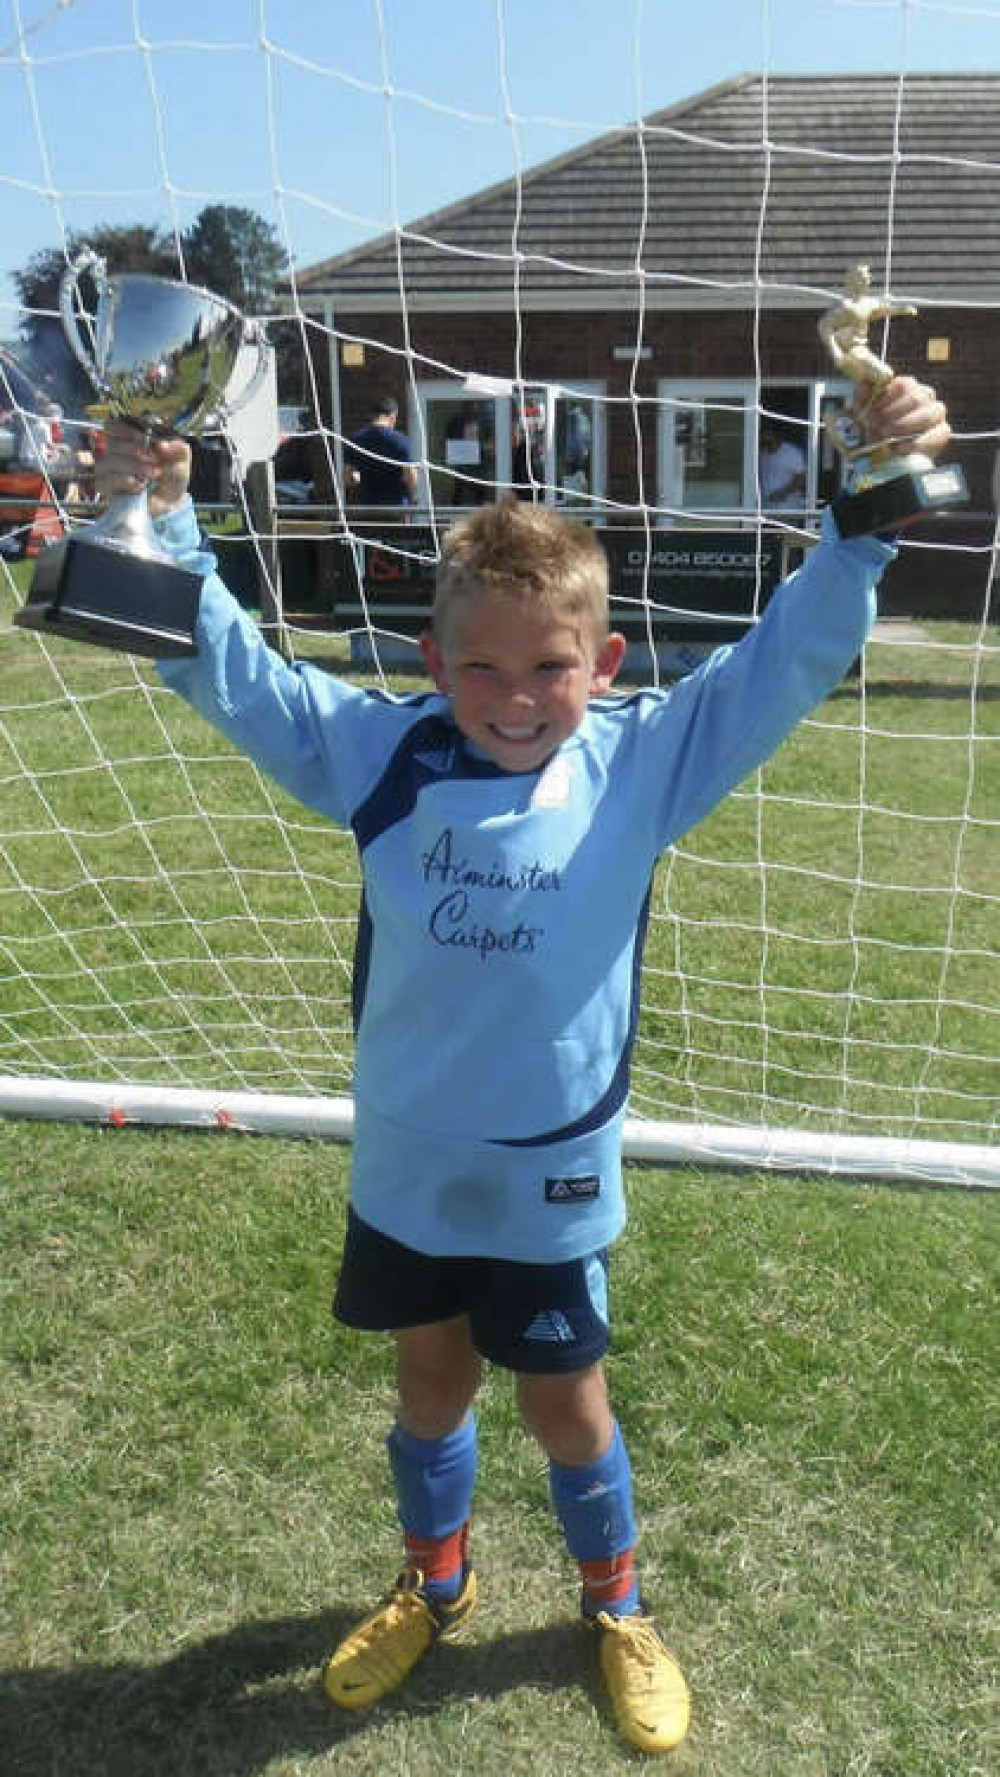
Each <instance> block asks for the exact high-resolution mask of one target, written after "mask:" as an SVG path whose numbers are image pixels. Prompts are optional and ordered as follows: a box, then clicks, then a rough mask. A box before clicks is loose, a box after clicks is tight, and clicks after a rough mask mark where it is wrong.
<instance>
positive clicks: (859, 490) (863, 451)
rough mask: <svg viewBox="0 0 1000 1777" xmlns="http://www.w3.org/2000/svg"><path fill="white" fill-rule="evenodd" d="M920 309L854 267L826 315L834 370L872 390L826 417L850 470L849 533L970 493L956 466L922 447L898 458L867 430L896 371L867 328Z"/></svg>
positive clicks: (844, 511)
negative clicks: (876, 291)
mask: <svg viewBox="0 0 1000 1777" xmlns="http://www.w3.org/2000/svg"><path fill="white" fill-rule="evenodd" d="M916 313H917V310H916V309H915V308H913V307H912V306H911V305H910V304H909V303H902V302H893V301H892V299H891V298H890V297H885V298H881V297H877V296H873V295H872V293H871V273H870V271H869V269H868V267H867V266H866V265H853V266H851V268H850V270H849V271H848V274H847V278H846V282H845V286H844V296H843V300H842V301H841V302H839V303H837V304H836V306H835V307H834V308H831V309H827V311H826V313H825V314H823V315H821V316H820V319H819V336H820V339H821V340H822V341H823V344H824V345H825V346H826V349H827V351H828V352H829V354H830V357H831V358H832V360H833V365H834V368H835V369H836V370H837V371H838V372H839V374H840V375H841V376H847V377H850V379H851V381H852V382H855V383H863V384H865V385H866V387H867V389H868V391H869V393H868V396H867V399H866V400H865V401H864V403H863V405H862V406H861V407H860V408H858V409H857V410H855V411H854V412H840V413H836V414H831V415H830V416H829V417H828V419H827V421H826V430H827V432H828V434H829V436H830V439H831V441H832V443H833V445H834V448H835V449H836V450H837V451H838V452H839V453H840V455H841V457H842V458H843V460H844V464H845V468H846V482H845V487H844V491H843V493H841V494H840V495H838V497H837V498H836V499H835V500H834V502H833V516H834V518H835V519H836V521H837V529H838V530H839V532H840V534H841V536H842V537H865V536H869V535H871V534H872V533H874V532H877V531H895V530H899V529H900V528H901V527H902V526H904V525H907V524H912V523H913V521H914V520H915V519H918V518H922V517H926V516H928V515H931V514H933V513H935V512H940V511H943V510H944V509H945V508H946V507H949V506H960V505H961V504H962V503H963V502H964V501H965V500H966V499H967V498H968V489H967V487H966V484H965V476H964V475H963V473H962V471H961V469H959V468H958V467H957V466H956V465H955V464H954V463H933V462H932V461H931V459H930V457H927V456H924V454H923V452H922V451H910V452H908V453H907V455H905V456H901V455H896V454H894V452H893V450H892V448H891V446H890V444H889V443H888V442H880V443H878V444H871V443H870V442H869V441H868V439H867V437H866V434H865V424H864V422H865V415H866V414H867V412H868V410H869V408H870V407H871V406H872V405H873V404H874V402H876V401H877V400H878V397H879V396H880V395H881V393H882V391H883V389H884V388H885V387H886V386H887V384H888V383H891V381H892V379H893V377H894V375H895V371H894V370H893V369H892V366H891V365H889V364H887V363H886V362H885V359H884V358H880V357H878V355H877V354H876V353H875V352H873V351H872V350H871V348H870V347H869V345H868V329H869V328H870V327H871V325H872V323H873V322H875V321H881V320H888V319H889V317H890V316H893V315H915V314H916Z"/></svg>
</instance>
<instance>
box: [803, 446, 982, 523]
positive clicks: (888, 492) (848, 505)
mask: <svg viewBox="0 0 1000 1777" xmlns="http://www.w3.org/2000/svg"><path fill="white" fill-rule="evenodd" d="M968 497H969V490H968V488H967V487H966V484H965V476H964V475H963V473H962V471H961V469H959V468H958V467H957V465H956V464H954V463H942V464H941V466H940V467H937V466H936V465H934V464H932V465H931V466H930V467H929V468H927V469H913V470H906V471H904V472H903V473H902V474H901V475H892V476H890V477H889V478H888V479H887V480H885V481H879V482H876V483H875V485H874V486H873V487H868V488H864V489H861V490H859V491H857V492H855V493H852V492H851V491H850V490H848V492H846V493H843V494H841V495H839V497H838V498H837V499H836V500H834V502H833V516H834V518H835V519H836V522H837V529H838V531H839V532H840V534H841V536H842V537H871V536H874V535H876V534H877V533H878V532H879V531H898V530H902V529H903V527H904V526H905V525H908V524H914V523H915V522H916V520H917V519H918V518H932V517H933V516H934V514H935V513H936V512H944V511H946V510H947V509H948V507H950V506H962V505H964V503H965V501H966V500H967V499H968Z"/></svg>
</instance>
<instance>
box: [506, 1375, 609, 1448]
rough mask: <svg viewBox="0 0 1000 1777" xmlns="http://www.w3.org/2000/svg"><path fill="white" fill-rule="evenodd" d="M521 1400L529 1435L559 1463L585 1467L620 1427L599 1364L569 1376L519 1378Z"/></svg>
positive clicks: (519, 1398)
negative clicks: (613, 1412) (612, 1411)
mask: <svg viewBox="0 0 1000 1777" xmlns="http://www.w3.org/2000/svg"><path fill="white" fill-rule="evenodd" d="M517 1398H518V1406H519V1408H520V1411H521V1417H522V1418H523V1420H524V1422H525V1425H526V1426H527V1428H528V1430H529V1431H530V1432H531V1434H532V1436H533V1437H534V1438H535V1439H536V1441H537V1442H538V1443H539V1444H540V1445H541V1447H542V1449H543V1450H544V1451H545V1454H546V1455H547V1456H549V1457H552V1458H553V1459H554V1460H555V1461H556V1462H562V1463H566V1464H567V1465H569V1466H572V1467H584V1466H586V1465H587V1464H588V1463H591V1462H596V1461H597V1460H598V1458H599V1457H601V1456H603V1455H604V1452H605V1451H606V1450H607V1448H608V1446H609V1445H610V1443H611V1440H612V1437H613V1436H614V1423H615V1422H614V1419H613V1418H612V1414H611V1408H610V1406H609V1404H608V1391H607V1387H606V1384H605V1381H604V1371H603V1369H602V1367H601V1365H600V1364H592V1365H590V1366H589V1368H588V1369H586V1370H575V1371H571V1372H570V1373H569V1374H568V1375H564V1376H529V1375H520V1376H519V1377H518V1379H517Z"/></svg>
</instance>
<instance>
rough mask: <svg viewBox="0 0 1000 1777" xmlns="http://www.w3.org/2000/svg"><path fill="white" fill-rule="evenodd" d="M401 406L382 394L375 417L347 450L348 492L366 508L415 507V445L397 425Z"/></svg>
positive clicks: (351, 439) (345, 473)
mask: <svg viewBox="0 0 1000 1777" xmlns="http://www.w3.org/2000/svg"><path fill="white" fill-rule="evenodd" d="M398 418H399V407H398V405H397V403H396V402H395V401H394V400H393V397H392V396H391V395H380V396H379V397H378V399H377V400H376V402H375V404H374V406H373V408H372V412H371V418H370V419H369V420H368V421H367V423H366V424H365V425H363V426H361V427H360V428H359V429H358V431H357V432H354V433H353V434H352V436H351V438H350V440H349V442H348V443H347V444H346V445H345V447H344V477H345V480H346V483H347V488H348V492H350V493H352V494H353V495H354V496H355V498H356V499H357V500H358V502H359V504H361V505H362V506H412V505H413V503H414V501H415V499H416V493H417V470H416V466H415V464H414V461H413V446H412V445H411V443H410V440H409V438H408V437H407V435H406V433H405V432H401V431H400V430H399V429H398V427H397V424H396V421H397V420H398Z"/></svg>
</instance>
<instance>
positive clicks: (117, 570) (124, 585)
mask: <svg viewBox="0 0 1000 1777" xmlns="http://www.w3.org/2000/svg"><path fill="white" fill-rule="evenodd" d="M201 584H202V576H201V575H200V574H193V573H192V572H191V570H190V569H189V568H180V567H178V566H177V563H176V562H172V561H168V560H166V559H163V560H160V559H157V558H151V557H149V556H144V555H133V554H131V553H130V552H129V551H128V550H125V549H121V548H119V547H117V546H116V545H115V544H113V543H105V542H103V541H102V540H101V539H100V538H97V537H93V538H90V537H86V536H73V537H64V538H63V540H62V542H60V543H54V544H53V545H52V547H51V548H49V549H46V550H45V551H44V552H43V554H42V555H40V556H39V558H38V566H37V567H36V569H35V572H34V575H33V577H32V581H31V590H30V591H29V593H28V600H27V603H26V604H25V605H23V606H22V608H21V610H20V611H18V612H17V614H16V616H15V618H14V622H15V623H16V624H18V625H19V626H20V628H22V629H34V630H38V631H39V632H40V633H42V634H44V635H54V636H65V637H66V638H67V639H68V640H70V641H74V642H91V643H93V644H94V645H95V646H96V647H98V648H117V649H119V650H120V651H121V652H123V653H126V654H142V655H145V656H146V657H147V658H149V659H151V660H174V659H189V658H191V657H193V656H194V655H195V654H197V652H198V649H197V647H196V645H195V639H194V626H195V622H196V620H197V616H198V603H199V600H200V598H201Z"/></svg>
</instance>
